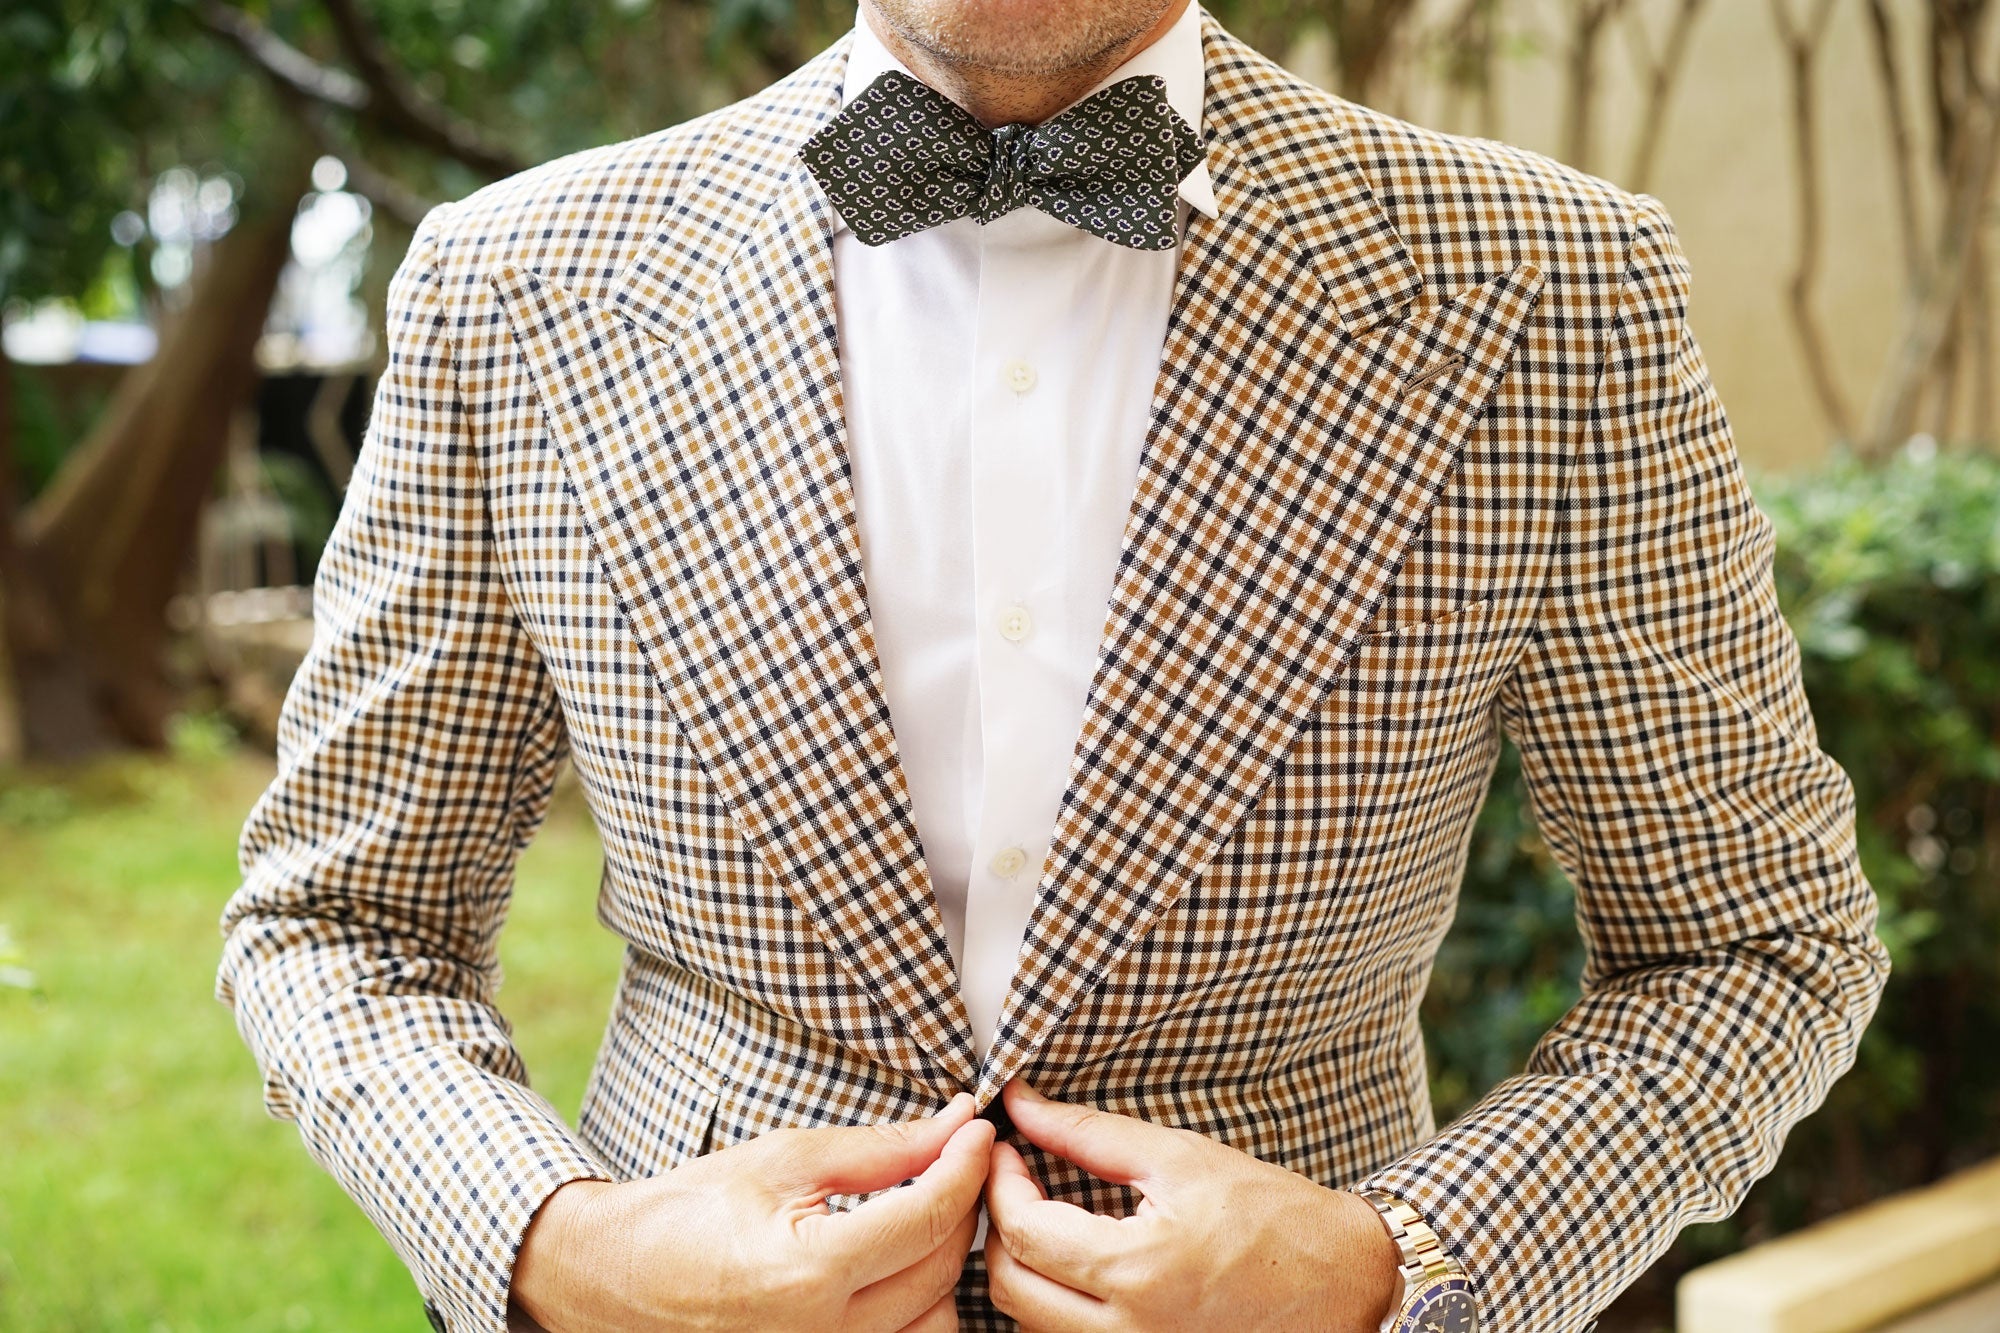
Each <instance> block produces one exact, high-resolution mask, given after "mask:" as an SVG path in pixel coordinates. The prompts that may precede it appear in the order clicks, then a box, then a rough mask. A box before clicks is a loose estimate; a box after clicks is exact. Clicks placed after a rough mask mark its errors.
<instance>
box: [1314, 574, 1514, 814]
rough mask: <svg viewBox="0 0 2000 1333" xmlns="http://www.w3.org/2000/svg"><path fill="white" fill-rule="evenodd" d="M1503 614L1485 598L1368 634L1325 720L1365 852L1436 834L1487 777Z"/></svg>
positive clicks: (1502, 656) (1389, 622) (1381, 619)
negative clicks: (1345, 777) (1427, 833)
mask: <svg viewBox="0 0 2000 1333" xmlns="http://www.w3.org/2000/svg"><path fill="white" fill-rule="evenodd" d="M1501 608H1502V603H1501V602H1500V601H1499V600H1498V599H1496V598H1494V597H1491V596H1488V597H1483V598H1480V599H1479V600H1477V601H1473V602H1467V603H1465V604H1463V605H1461V606H1459V607H1457V608H1455V609H1453V610H1450V611H1447V612H1445V613H1443V614H1441V615H1434V616H1431V617H1429V618H1426V619H1422V620H1412V621H1397V620H1394V619H1391V618H1390V617H1389V616H1388V615H1378V616H1377V617H1376V619H1375V621H1374V622H1373V623H1372V624H1371V627H1370V628H1369V629H1367V630H1364V631H1363V632H1362V634H1361V637H1360V641H1359V642H1358V643H1356V644H1355V646H1354V650H1353V652H1352V654H1351V655H1350V656H1349V658H1348V660H1347V664H1346V667H1345V669H1344V670H1342V671H1341V673H1340V675H1339V676H1338V677H1337V678H1336V679H1335V681H1334V685H1333V688H1332V690H1331V691H1329V693H1328V697H1327V700H1326V704H1325V707H1324V710H1323V712H1322V715H1321V718H1320V722H1321V725H1322V726H1324V727H1325V728H1326V729H1327V731H1328V733H1329V739H1330V740H1331V741H1332V742H1333V744H1334V746H1335V747H1336V749H1337V750H1338V751H1339V753H1340V755H1341V758H1342V763H1343V766H1344V767H1345V769H1346V771H1347V773H1348V775H1349V777H1350V780H1351V782H1352V787H1351V791H1352V808H1353V809H1354V811H1355V813H1356V815H1357V822H1358V826H1357V827H1356V828H1355V829H1353V830H1352V832H1353V835H1354V837H1355V838H1356V839H1357V840H1358V843H1359V845H1361V846H1368V845H1371V844H1372V845H1377V846H1379V845H1383V844H1384V843H1392V842H1398V841H1400V842H1402V843H1403V844H1404V845H1407V841H1408V839H1410V838H1412V837H1414V836H1417V835H1419V834H1420V833H1421V832H1423V831H1424V830H1434V829H1435V828H1436V827H1437V825H1438V821H1439V820H1440V819H1441V818H1445V817H1447V816H1450V815H1455V814H1456V811H1457V809H1458V808H1459V807H1460V806H1461V805H1462V804H1463V801H1462V800H1452V799H1449V798H1451V797H1454V796H1457V797H1460V798H1463V797H1465V796H1466V795H1467V793H1466V792H1465V791H1463V790H1461V788H1462V787H1463V786H1464V785H1465V784H1467V783H1476V782H1478V781H1479V780H1480V777H1481V776H1482V775H1483V772H1484V767H1485V762H1486V761H1487V760H1489V759H1490V757H1491V756H1490V753H1489V748H1490V747H1489V742H1490V741H1491V739H1492V736H1493V727H1494V720H1493V700H1494V696H1495V695H1496V694H1497V693H1498V691H1499V686H1500V678H1501V672H1502V670H1503V668H1504V665H1505V662H1506V658H1507V653H1506V645H1507V643H1508V641H1509V639H1510V638H1511V636H1510V635H1509V634H1508V633H1507V632H1506V630H1505V626H1504V625H1503V624H1502V614H1501ZM1385 622H1386V623H1385ZM1476 799H1477V796H1476V794H1473V800H1474V803H1475V805H1476Z"/></svg>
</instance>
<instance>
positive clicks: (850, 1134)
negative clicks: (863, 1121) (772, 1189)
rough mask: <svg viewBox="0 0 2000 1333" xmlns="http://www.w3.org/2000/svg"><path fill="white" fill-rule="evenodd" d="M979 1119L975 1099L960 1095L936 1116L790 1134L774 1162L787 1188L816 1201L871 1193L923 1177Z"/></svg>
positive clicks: (793, 1131)
mask: <svg viewBox="0 0 2000 1333" xmlns="http://www.w3.org/2000/svg"><path fill="white" fill-rule="evenodd" d="M971 1119H973V1100H972V1096H971V1094H969V1093H963V1092H961V1093H959V1094H957V1095H956V1096H954V1097H953V1098H952V1099H951V1100H950V1101H949V1102H947V1103H945V1106H944V1109H943V1110H941V1111H939V1112H938V1113H937V1114H936V1115H933V1116H927V1117H925V1118H924V1119H922V1120H900V1121H892V1122H890V1123H887V1124H881V1125H843V1126H840V1127H838V1128H833V1129H802V1130H790V1131H786V1132H785V1134H784V1136H783V1137H782V1139H780V1140H779V1142H780V1144H781V1147H780V1149H779V1152H778V1157H777V1160H776V1162H775V1163H774V1170H775V1171H776V1173H777V1174H778V1176H779V1181H778V1182H777V1183H779V1184H780V1186H781V1188H786V1189H787V1190H788V1192H795V1193H799V1194H806V1195H811V1196H824V1195H828V1194H871V1193H873V1192H874V1191H876V1190H882V1189H887V1188H889V1186H891V1185H900V1184H901V1183H902V1182H904V1181H906V1180H908V1179H910V1177H912V1176H914V1175H917V1174H918V1173H920V1172H921V1171H923V1170H924V1169H925V1168H926V1167H928V1166H929V1165H930V1164H931V1163H932V1162H934V1161H936V1160H937V1156H938V1154H939V1153H940V1152H941V1151H943V1149H944V1145H945V1143H946V1141H947V1140H949V1139H950V1138H951V1136H952V1135H953V1134H954V1133H956V1132H957V1131H958V1130H959V1128H960V1127H961V1126H963V1125H964V1124H965V1123H966V1122H967V1121H969V1120H971Z"/></svg>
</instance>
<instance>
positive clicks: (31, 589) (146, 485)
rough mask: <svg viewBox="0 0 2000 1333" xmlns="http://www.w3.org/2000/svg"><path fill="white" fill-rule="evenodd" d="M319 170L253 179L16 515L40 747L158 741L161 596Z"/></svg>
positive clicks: (195, 519) (20, 592)
mask: <svg viewBox="0 0 2000 1333" xmlns="http://www.w3.org/2000/svg"><path fill="white" fill-rule="evenodd" d="M310 167H311V160H310V155H309V154H305V153H301V152H299V151H297V150H296V149H294V150H292V151H291V152H289V153H288V154H287V155H286V156H284V157H283V158H281V159H279V161H278V163H277V164H275V169H273V170H271V171H269V172H268V173H267V174H266V175H264V176H261V177H253V178H252V179H253V182H254V181H256V180H260V179H263V180H269V181H270V188H269V189H268V190H266V191H263V192H261V193H259V192H255V187H254V184H253V187H252V188H253V193H252V194H251V195H250V196H249V197H247V198H246V199H245V201H244V211H243V214H242V216H241V217H240V219H239V220H238V222H237V223H236V225H235V226H234V227H233V228H232V229H231V230H230V231H229V233H228V234H227V235H225V236H224V237H222V238H221V239H220V240H219V241H217V242H216V243H215V245H214V246H213V247H212V248H211V249H210V251H209V252H208V253H207V254H206V255H205V256H203V262H202V263H201V265H200V266H199V267H198V269H197V272H196V275H195V277H194V279H193V283H192V288H191V292H190V296H189V300H188V303H187V305H186V306H185V307H184V308H183V309H182V310H181V311H180V312H179V313H178V315H177V316H176V317H175V318H174V319H172V320H171V321H169V322H168V324H167V326H166V327H165V328H164V329H163V330H162V332H161V338H160V347H159V351H158V352H157V353H155V354H154V356H153V358H152V360H151V361H149V362H147V363H146V364H145V365H143V366H138V367H135V368H134V369H133V370H132V371H131V372H130V373H129V374H128V375H126V377H125V378H124V380H123V381H122V382H121V383H120V384H119V386H118V390H117V392H116V394H115V395H114V396H113V398H112V400H111V403H110V405H109V406H108V407H107V408H106V410H105V412H104V416H103V418H102V420H101V421H100V422H99V423H98V424H97V426H96V427H95V428H94V429H93V430H92V432H91V434H90V436H89V437H88V438H87V439H86V440H85V441H84V442H83V443H82V444H81V445H79V446H78V448H77V450H76V452H75V453H74V454H72V455H71V456H70V457H69V459H68V460H67V461H66V462H65V463H64V465H63V467H62V470H61V471H60V472H59V473H58V474H57V475H56V478H55V481H54V482H53V483H52V484H51V485H50V486H49V488H48V490H47V492H46V493H45V494H43V495H42V496H40V497H39V498H38V499H37V500H36V501H35V503H34V504H33V505H32V506H30V508H29V510H28V512H27V514H26V515H25V516H24V518H23V519H22V521H21V523H20V527H19V531H18V535H17V542H16V549H15V550H14V552H13V555H12V561H11V563H12V570H11V577H9V578H8V579H7V582H8V584H9V585H10V587H11V588H12V589H13V590H14V592H13V595H12V596H10V597H8V598H7V601H8V603H9V609H10V610H11V611H14V612H15V613H16V620H17V621H22V622H23V623H22V624H21V625H20V626H19V627H18V628H17V630H16V633H14V634H13V635H12V636H11V637H12V639H13V642H12V645H11V646H12V649H13V652H12V658H13V662H14V669H15V673H16V676H17V699H18V701H19V706H20V715H21V717H22V719H23V731H24V734H25V740H26V744H27V748H28V749H29V751H30V752H32V753H37V754H42V755H48V756H56V757H60V756H65V755H74V754H76V753H80V752H85V751H88V750H91V749H96V748H103V747H105V746H107V745H116V744H135V745H142V746H154V745H158V744H160V743H162V741H163V740H164V739H165V732H166V722H167V718H168V716H169V714H170V713H171V711H172V707H173V695H172V691H171V689H170V687H169V683H168V679H167V675H166V671H165V667H164V657H165V650H166V647H167V633H168V630H167V617H166V612H167V604H168V602H169V601H170V600H171V598H172V597H173V595H174V593H175V591H176V590H177V589H178V587H179V585H180V581H181V578H182V576H183V574H184V572H185V570H186V568H187V563H188V559H189V557H190V554H191V552H192V551H193V549H194V545H195V541H196V538H197V535H198V532H199V527H200V521H201V514H202V509H203V506H204V505H205V504H206V503H207V501H208V498H209V496H210V493H211V492H212V490H213V488H214V482H215V474H216V470H217V468H218V466H219V465H220V463H221V461H222V458H223V456H224V454H225V453H226V451H227V448H228V443H229V424H230V418H231V416H232V415H233V414H234V413H235V412H236V411H237V410H238V409H239V408H241V407H242V406H243V404H244V403H245V401H246V400H247V399H248V398H249V397H250V394H251V392H252V390H253V389H254V387H255V385H256V381H257V363H256V349H257V342H258V338H259V336H260V335H261V334H262V332H263V329H264V322H265V317H266V314H267V312H268V311H269V309H270V305H271V297H272V294H273V292H274V291H275V290H276V288H277V283H278V276H279V274H280V273H281V272H282V271H283V269H284V265H285V262H286V260H287V259H288V258H289V257H290V255H291V235H292V221H293V218H294V217H295V215H296V213H297V208H298V201H299V198H300V196H301V195H302V194H304V193H305V191H306V189H307V188H308V185H309V181H310V174H309V173H310ZM0 572H6V571H0ZM24 601H25V603H26V604H25V606H23V605H19V604H20V603H23V602H24ZM35 621H40V622H41V623H40V624H35V623H33V622H35Z"/></svg>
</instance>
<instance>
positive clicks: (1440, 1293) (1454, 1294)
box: [1396, 1277, 1479, 1333]
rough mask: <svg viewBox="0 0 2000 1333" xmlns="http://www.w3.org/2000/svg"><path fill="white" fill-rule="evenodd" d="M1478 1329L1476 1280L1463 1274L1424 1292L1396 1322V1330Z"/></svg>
mask: <svg viewBox="0 0 2000 1333" xmlns="http://www.w3.org/2000/svg"><path fill="white" fill-rule="evenodd" d="M1478 1329H1479V1314H1478V1311H1477V1309H1476V1308H1475V1307H1474V1305H1473V1301H1472V1284H1471V1283H1470V1282H1468V1281H1466V1280H1465V1279H1464V1278H1462V1277H1461V1278H1453V1279H1451V1280H1450V1281H1448V1282H1440V1283H1438V1284H1437V1285H1436V1286H1434V1287H1431V1288H1429V1289H1427V1290H1425V1291H1424V1292H1422V1293H1420V1294H1419V1295H1418V1297H1417V1299H1416V1301H1415V1302H1414V1303H1413V1304H1412V1305H1411V1306H1410V1308H1409V1309H1407V1310H1405V1311H1404V1312H1403V1317H1402V1319H1401V1320H1400V1321H1399V1322H1398V1323H1397V1324H1396V1333H1478Z"/></svg>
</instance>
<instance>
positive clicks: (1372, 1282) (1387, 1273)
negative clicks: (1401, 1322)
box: [1329, 1190, 1404, 1329]
mask: <svg viewBox="0 0 2000 1333" xmlns="http://www.w3.org/2000/svg"><path fill="white" fill-rule="evenodd" d="M1329 1192H1330V1193H1331V1194H1332V1195H1333V1196H1334V1200H1335V1202H1336V1203H1337V1204H1338V1205H1339V1213H1340V1215H1341V1225H1340V1227H1339V1230H1338V1231H1337V1232H1336V1233H1335V1234H1336V1235H1338V1236H1339V1237H1340V1241H1339V1243H1338V1245H1337V1246H1336V1253H1337V1254H1338V1255H1339V1256H1340V1257H1339V1261H1338V1262H1339V1264H1340V1270H1341V1271H1340V1279H1339V1281H1340V1283H1341V1285H1342V1286H1343V1287H1344V1288H1345V1291H1344V1293H1343V1294H1342V1295H1341V1296H1340V1297H1338V1299H1339V1302H1340V1305H1341V1306H1342V1308H1345V1309H1347V1310H1349V1311H1352V1312H1353V1315H1352V1316H1350V1317H1353V1318H1355V1319H1356V1323H1357V1324H1358V1325H1359V1326H1361V1327H1366V1328H1368V1329H1379V1328H1382V1327H1385V1326H1386V1325H1387V1324H1388V1323H1389V1322H1390V1321H1392V1320H1393V1319H1394V1317H1395V1315H1396V1313H1397V1311H1398V1310H1400V1309H1401V1308H1402V1304H1403V1285H1404V1284H1403V1268H1402V1265H1403V1255H1402V1250H1401V1249H1400V1248H1399V1247H1398V1246H1397V1244H1396V1241H1395V1238H1394V1236H1393V1235H1392V1234H1391V1232H1390V1231H1389V1228H1388V1225H1387V1224H1386V1223H1385V1222H1384V1221H1383V1218H1382V1215H1381V1214H1380V1213H1378V1212H1377V1211H1376V1210H1375V1206H1374V1205H1373V1204H1371V1203H1369V1202H1368V1200H1366V1199H1364V1198H1363V1197H1362V1196H1361V1195H1359V1194H1356V1193H1354V1192H1352V1191H1351V1190H1332V1191H1329Z"/></svg>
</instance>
